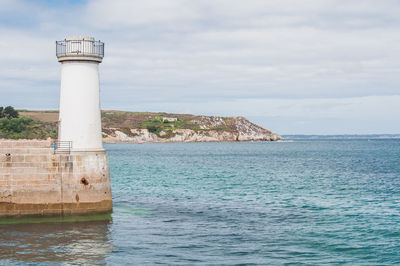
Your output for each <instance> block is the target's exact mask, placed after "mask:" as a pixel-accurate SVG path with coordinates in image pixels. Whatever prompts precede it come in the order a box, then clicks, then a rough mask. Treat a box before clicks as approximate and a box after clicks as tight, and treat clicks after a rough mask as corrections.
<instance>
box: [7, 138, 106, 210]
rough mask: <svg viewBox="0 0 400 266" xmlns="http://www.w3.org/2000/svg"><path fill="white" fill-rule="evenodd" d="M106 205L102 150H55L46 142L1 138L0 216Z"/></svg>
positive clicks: (99, 207)
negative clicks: (57, 151) (59, 152)
mask: <svg viewBox="0 0 400 266" xmlns="http://www.w3.org/2000/svg"><path fill="white" fill-rule="evenodd" d="M111 209H112V196H111V184H110V175H109V168H108V158H107V155H106V153H105V152H71V154H56V153H55V152H54V149H53V148H51V142H50V141H14V140H0V216H18V215H69V214H84V213H96V212H107V211H110V210H111Z"/></svg>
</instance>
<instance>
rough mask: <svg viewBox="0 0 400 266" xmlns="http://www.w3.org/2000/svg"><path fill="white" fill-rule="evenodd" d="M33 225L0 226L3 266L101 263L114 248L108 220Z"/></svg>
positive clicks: (0, 247) (0, 259) (36, 222)
mask: <svg viewBox="0 0 400 266" xmlns="http://www.w3.org/2000/svg"><path fill="white" fill-rule="evenodd" d="M77 220H81V219H77ZM14 221H18V220H14ZM33 222H34V223H17V224H11V223H10V222H9V224H4V223H3V224H1V225H0V239H1V242H0V261H1V263H2V264H3V263H4V264H9V263H21V262H22V263H24V262H29V263H49V264H60V263H74V264H75V263H77V264H104V263H105V257H106V255H107V254H109V253H110V252H111V251H112V249H113V246H112V244H111V241H110V236H109V234H110V233H109V227H110V225H111V221H110V220H109V219H108V220H98V221H96V220H95V221H72V222H71V221H68V222H65V221H63V222H44V223H39V222H38V220H33Z"/></svg>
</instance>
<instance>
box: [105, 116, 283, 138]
mask: <svg viewBox="0 0 400 266" xmlns="http://www.w3.org/2000/svg"><path fill="white" fill-rule="evenodd" d="M190 123H191V124H193V125H196V127H195V129H190V128H186V129H183V128H175V129H174V128H172V129H169V130H164V129H163V130H161V131H159V132H150V131H149V129H147V128H141V129H135V128H132V129H127V128H125V129H124V130H123V131H122V130H121V129H119V128H104V129H103V137H104V138H103V140H104V142H108V143H116V142H130V143H141V142H221V141H278V140H283V139H282V137H281V136H279V135H278V134H276V133H272V132H271V131H269V130H267V129H265V128H262V127H260V126H258V125H256V124H253V123H251V122H250V121H249V120H247V119H246V118H244V117H233V118H229V119H227V118H222V117H217V116H196V117H194V119H192V120H190Z"/></svg>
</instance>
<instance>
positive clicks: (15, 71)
mask: <svg viewBox="0 0 400 266" xmlns="http://www.w3.org/2000/svg"><path fill="white" fill-rule="evenodd" d="M0 1H1V2H0V16H2V17H3V18H5V19H4V20H2V21H3V22H0V34H1V36H2V38H1V39H0V93H1V92H6V93H8V95H10V96H9V97H7V99H6V100H4V99H5V98H3V99H1V98H0V105H1V104H3V105H4V104H13V103H18V105H19V106H20V107H24V106H23V105H26V106H27V107H29V106H32V107H35V108H46V105H45V103H46V104H48V103H51V106H54V105H53V104H52V103H54V102H57V101H58V99H57V98H56V97H57V93H56V92H57V91H58V86H59V80H58V79H59V77H58V75H59V66H58V63H57V61H56V58H55V52H54V50H55V48H54V41H55V39H62V38H64V37H65V36H67V35H93V36H95V37H96V38H97V39H101V40H104V41H105V43H106V51H105V52H106V57H105V59H104V62H103V63H102V65H101V66H100V70H101V80H102V93H103V95H104V96H105V97H103V105H104V106H106V107H109V108H112V109H118V108H119V109H121V108H125V109H127V108H128V109H136V108H137V109H136V110H138V111H140V110H157V111H163V109H162V108H165V110H164V111H173V110H176V111H185V110H187V111H188V112H189V111H190V110H192V111H191V112H196V113H205V112H208V113H209V114H210V112H213V113H216V114H224V115H229V114H232V115H238V114H243V115H247V116H252V117H256V116H259V117H264V118H262V121H267V120H265V119H273V118H275V117H276V116H271V114H274V113H277V114H279V115H280V117H281V119H297V120H298V116H300V114H301V116H303V117H304V116H306V117H309V119H315V121H316V120H318V119H323V118H326V119H328V118H332V119H344V117H347V118H348V117H349V116H348V115H343V116H339V114H349V115H355V114H358V118H354V119H359V120H362V119H363V114H364V118H365V117H368V119H372V118H374V119H376V120H378V119H379V118H378V116H385V117H386V118H387V117H391V119H393V120H394V119H396V118H395V117H394V116H390V115H389V116H388V113H387V111H385V110H387V109H386V107H385V105H383V104H382V99H386V98H385V97H390V95H400V89H399V85H400V75H399V74H398V73H399V70H400V63H399V60H398V58H399V57H400V46H399V45H398V43H400V35H399V34H398V32H399V28H400V16H399V14H400V3H399V2H398V1H394V0H387V1H379V2H378V1H373V0H362V1H361V0H349V1H344V0H325V1H319V0H303V1H298V0H280V1H277V0H276V1H275V0H274V1H272V0H271V1H265V0H253V1H241V0H202V1H189V0H168V1H163V0H148V1H122V0H116V1H105V0H98V1H94V0H93V1H92V0H90V1H88V2H87V5H85V6H52V7H49V6H45V5H44V4H41V5H38V4H34V3H32V2H28V1H7V0H0ZM10 91H12V92H13V93H10ZM29 91H31V92H32V94H34V93H36V92H37V91H46V92H50V91H51V92H52V93H51V94H49V95H47V96H46V97H48V100H46V101H43V103H41V102H37V103H32V102H30V101H29V100H24V99H21V98H19V97H22V95H24V97H25V98H26V99H29V98H30V97H29ZM18 92H21V93H22V92H23V93H24V94H21V93H18ZM369 97H372V98H373V99H381V100H367V99H370V98H369ZM374 97H375V98H374ZM376 97H378V98H376ZM379 97H383V98H379ZM372 98H371V99H372ZM257 99H258V100H257ZM304 99H306V100H304ZM356 99H363V100H362V103H361V102H357V100H356ZM24 101H25V102H24ZM367 102H368V104H364V103H367ZM399 102H400V100H399V98H398V97H397V96H394V97H392V98H391V103H393V104H399ZM40 104H43V105H40ZM393 104H392V105H390V106H392V107H393ZM47 106H49V105H47ZM174 106H175V107H176V108H175V107H174ZM265 106H268V107H269V109H265V108H266V107H265ZM282 106H286V107H285V108H283V107H282ZM349 106H352V109H351V111H349V110H347V109H346V108H350V107H349ZM366 106H369V108H371V109H374V110H375V112H376V114H377V115H376V116H374V115H372V114H368V112H365V111H366ZM130 107H132V108H130ZM178 107H179V108H178ZM239 107H240V108H239ZM328 107H329V108H328ZM152 108H153V109H152ZM202 110H204V111H202ZM274 110H275V111H274ZM357 110H360V111H357ZM257 114H258V115H257ZM315 114H319V115H315ZM263 119H264V120H263ZM260 121H261V120H260ZM368 121H369V120H368ZM300 122H301V121H300ZM300 122H298V123H300ZM262 123H264V122H262ZM265 123H267V122H265ZM336 123H337V122H336ZM300 124H301V123H300ZM302 125H310V122H309V121H308V122H307V121H303V122H302ZM265 126H266V127H268V125H267V124H266V125H265ZM310 128H311V127H310ZM364 129H365V128H364ZM313 130H317V129H313Z"/></svg>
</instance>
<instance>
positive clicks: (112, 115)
mask: <svg viewBox="0 0 400 266" xmlns="http://www.w3.org/2000/svg"><path fill="white" fill-rule="evenodd" d="M6 109H7V111H6V112H4V114H3V115H0V117H2V118H0V138H11V139H22V138H26V139H34V138H37V139H46V138H48V137H51V138H56V137H57V121H58V111H29V110H17V111H16V110H14V108H12V107H10V106H9V107H6V108H1V107H0V110H6ZM101 116H102V126H103V129H102V130H103V133H106V134H112V133H113V130H110V129H117V130H119V131H121V132H123V133H125V134H126V135H128V136H130V137H134V136H136V135H137V134H135V133H132V131H131V129H148V130H149V131H150V132H152V133H154V134H156V135H157V136H159V137H161V138H170V137H173V136H174V133H173V131H174V130H175V129H191V130H194V131H196V132H198V131H200V130H201V131H207V130H222V131H235V128H234V127H233V126H232V127H231V126H230V124H231V122H232V121H233V120H232V118H229V117H223V118H222V119H223V120H224V121H225V122H226V126H219V127H218V126H214V127H213V126H211V125H210V126H209V127H208V128H206V129H205V128H202V129H201V128H200V126H199V125H198V124H197V123H194V122H193V121H194V120H199V119H201V117H200V116H196V115H190V114H169V113H151V112H124V111H102V112H101ZM104 136H106V135H104Z"/></svg>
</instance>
